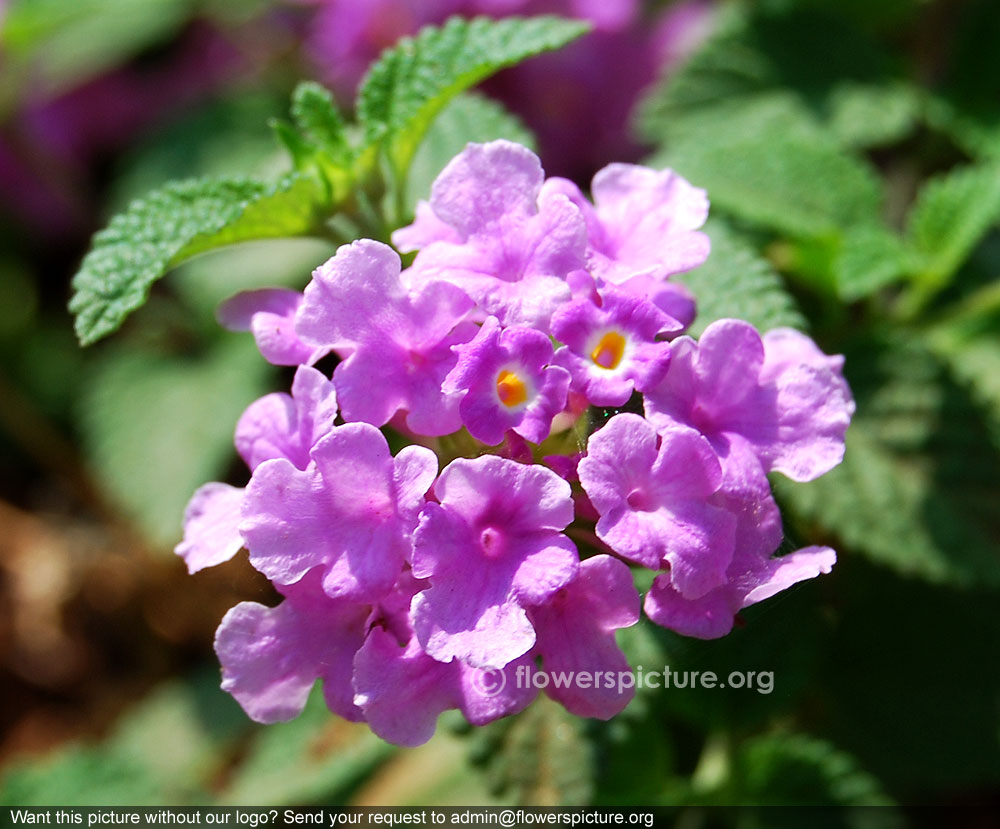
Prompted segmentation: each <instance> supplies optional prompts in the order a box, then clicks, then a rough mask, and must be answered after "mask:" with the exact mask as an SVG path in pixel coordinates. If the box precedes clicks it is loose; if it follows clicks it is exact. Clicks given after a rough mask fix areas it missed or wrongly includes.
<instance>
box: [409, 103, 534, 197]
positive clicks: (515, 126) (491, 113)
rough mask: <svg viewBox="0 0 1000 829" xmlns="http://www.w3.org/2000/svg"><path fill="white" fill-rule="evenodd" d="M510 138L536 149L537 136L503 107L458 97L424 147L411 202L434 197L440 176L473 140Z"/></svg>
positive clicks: (433, 127) (419, 152)
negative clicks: (438, 176) (433, 191)
mask: <svg viewBox="0 0 1000 829" xmlns="http://www.w3.org/2000/svg"><path fill="white" fill-rule="evenodd" d="M496 138H506V139H507V140H508V141H516V142H517V143H518V144H523V145H524V146H526V147H529V148H530V149H535V137H534V136H533V135H532V134H531V132H529V130H528V128H527V127H525V126H524V124H522V123H521V121H520V119H519V118H517V117H516V116H515V115H512V114H511V113H509V112H508V111H507V110H506V109H504V108H503V105H502V104H499V103H497V102H496V101H493V100H491V99H490V98H484V97H483V96H481V95H475V94H472V93H465V94H462V95H459V96H457V97H456V98H454V99H453V100H452V101H451V103H449V104H448V105H447V106H446V107H445V108H444V109H443V110H441V114H440V115H439V116H438V117H437V118H435V119H434V122H433V123H432V124H431V126H430V128H429V129H428V131H427V135H426V136H425V137H424V140H423V141H422V142H421V144H420V148H419V149H418V150H417V153H416V155H415V156H414V157H413V164H412V166H411V167H410V174H409V177H408V179H407V193H408V194H409V198H408V203H409V204H411V205H412V204H415V203H416V201H417V199H426V198H428V197H429V196H430V192H431V184H432V183H433V182H434V179H435V178H437V175H438V173H440V172H441V170H442V169H444V166H445V165H446V164H447V163H448V162H449V161H451V159H452V158H454V157H455V156H456V155H458V154H459V153H460V152H461V151H462V150H464V149H465V145H466V144H467V143H468V142H470V141H492V140H494V139H496Z"/></svg>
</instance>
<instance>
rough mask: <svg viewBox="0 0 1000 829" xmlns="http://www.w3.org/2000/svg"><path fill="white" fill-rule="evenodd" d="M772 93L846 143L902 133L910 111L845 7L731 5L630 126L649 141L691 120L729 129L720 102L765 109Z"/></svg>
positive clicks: (682, 129) (692, 124) (907, 96)
mask: <svg viewBox="0 0 1000 829" xmlns="http://www.w3.org/2000/svg"><path fill="white" fill-rule="evenodd" d="M774 97H781V98H783V99H785V106H786V107H787V108H788V109H789V110H790V111H791V110H794V111H795V121H796V122H797V124H796V126H797V128H799V127H805V128H810V129H812V130H813V131H814V132H816V131H820V130H822V131H823V132H825V133H828V134H829V135H831V136H833V137H834V138H837V139H839V140H840V142H841V143H842V144H843V145H844V146H849V147H863V146H872V145H878V144H883V143H887V142H889V141H892V140H896V139H898V138H901V137H903V136H904V135H905V134H906V133H907V132H908V131H909V130H910V129H911V128H912V127H913V126H914V123H915V117H916V114H917V106H916V100H915V96H914V94H913V92H912V89H911V87H910V86H909V85H908V84H907V83H906V82H905V81H904V80H903V79H902V78H901V72H900V71H899V69H898V67H895V66H894V65H893V64H892V62H891V60H890V59H888V58H887V56H886V53H885V51H884V50H883V49H881V48H880V47H879V46H878V45H877V44H875V43H873V42H872V41H871V40H870V39H869V38H867V37H866V36H864V35H863V34H862V33H861V32H860V31H859V30H858V29H857V28H856V27H852V26H850V25H849V24H848V23H847V22H846V21H845V20H844V18H843V15H841V14H838V13H831V12H821V11H818V10H805V9H801V10H794V9H793V10H790V11H789V10H779V11H777V12H775V11H772V10H768V9H766V8H765V7H763V6H759V7H758V8H757V10H756V11H753V12H748V11H747V9H746V7H745V6H744V7H740V6H731V7H729V8H728V9H725V10H724V11H723V12H722V13H721V20H720V21H719V23H718V25H717V30H716V33H715V34H714V35H713V36H712V37H711V38H710V39H709V41H708V42H707V43H706V44H704V45H703V46H702V48H701V49H699V50H698V52H696V53H695V54H694V55H693V56H692V57H691V58H690V59H689V60H688V61H687V62H686V63H685V64H683V65H682V66H681V67H680V68H679V69H678V68H676V67H670V68H669V70H668V71H667V72H666V73H665V75H664V78H663V80H662V81H660V82H659V83H658V84H657V85H655V86H654V87H653V88H652V89H651V90H650V92H649V93H648V94H647V96H646V98H645V99H644V100H643V102H642V104H641V105H640V107H639V109H638V111H637V112H638V118H637V129H638V131H639V133H640V134H641V135H642V136H643V137H644V138H645V139H646V140H647V141H649V142H651V143H654V144H663V143H667V144H669V142H671V141H673V140H676V139H677V138H678V137H679V136H681V135H683V134H686V133H689V132H690V131H691V130H692V129H695V128H696V127H697V128H699V129H700V131H701V132H703V133H707V132H708V131H709V130H710V129H711V128H715V129H717V130H721V132H722V133H724V134H725V133H729V134H736V133H737V132H738V130H737V129H735V128H734V127H727V125H726V122H725V116H724V113H725V111H726V110H727V109H729V108H749V109H758V108H761V107H765V108H766V105H767V102H768V101H770V100H771V99H773V98H774ZM859 117H863V118H864V120H863V121H857V120H855V119H857V118H859ZM744 128H745V124H744V123H741V125H740V130H742V129H744ZM717 140H718V139H717ZM827 140H829V138H828V139H827Z"/></svg>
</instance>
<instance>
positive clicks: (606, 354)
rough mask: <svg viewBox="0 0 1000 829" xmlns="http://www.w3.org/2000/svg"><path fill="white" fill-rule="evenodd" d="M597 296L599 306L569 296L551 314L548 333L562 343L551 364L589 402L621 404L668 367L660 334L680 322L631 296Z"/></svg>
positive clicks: (653, 382) (667, 350) (675, 329)
mask: <svg viewBox="0 0 1000 829" xmlns="http://www.w3.org/2000/svg"><path fill="white" fill-rule="evenodd" d="M601 299H602V303H601V306H600V307H598V306H597V305H595V304H594V303H593V302H590V301H589V300H586V299H581V300H575V301H573V302H570V303H567V304H566V305H564V306H563V307H562V308H560V309H559V310H558V311H557V312H556V313H555V314H554V315H553V317H552V335H553V336H554V337H555V338H556V339H557V340H559V341H560V342H562V343H565V345H564V347H563V348H560V349H559V351H558V353H557V354H556V359H555V362H556V365H560V366H562V367H563V368H565V369H566V370H567V371H569V373H570V376H571V377H572V388H573V390H574V391H578V392H581V393H582V394H583V395H584V396H585V397H586V398H587V400H588V401H589V402H590V403H592V404H593V405H594V406H621V405H622V404H623V403H625V402H626V401H627V400H628V399H629V397H631V396H632V392H633V391H640V392H645V391H649V390H650V389H651V388H653V387H654V386H656V385H657V384H658V383H659V382H660V381H661V380H662V379H663V377H664V375H666V373H667V368H668V367H669V366H670V345H669V343H667V342H666V341H665V340H664V339H663V337H665V336H666V335H668V334H676V333H679V332H680V331H681V330H682V329H683V326H682V325H681V323H679V322H678V321H677V320H675V319H673V318H672V317H670V316H668V315H667V314H665V313H664V312H663V311H661V310H660V309H659V308H657V307H656V306H655V305H653V304H652V303H651V302H647V301H646V300H644V299H641V298H639V297H637V296H631V295H628V294H623V293H620V292H618V291H614V290H610V289H609V290H605V291H604V292H603V293H602V295H601Z"/></svg>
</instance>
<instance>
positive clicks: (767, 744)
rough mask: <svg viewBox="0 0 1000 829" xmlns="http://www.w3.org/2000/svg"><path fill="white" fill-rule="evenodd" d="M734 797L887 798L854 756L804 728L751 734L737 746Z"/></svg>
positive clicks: (793, 800)
mask: <svg viewBox="0 0 1000 829" xmlns="http://www.w3.org/2000/svg"><path fill="white" fill-rule="evenodd" d="M730 786H731V788H732V790H733V791H734V793H735V798H734V802H736V803H754V804H759V805H761V806H766V805H782V806H786V805H796V804H798V805H810V806H815V805H818V804H823V805H833V806H888V805H892V800H891V799H890V798H889V797H888V796H887V795H886V794H885V792H884V791H883V790H882V786H881V784H880V783H879V781H878V780H877V779H876V778H875V777H873V776H872V775H871V774H869V773H868V772H867V771H865V770H863V769H862V768H861V767H860V766H859V764H858V761H857V760H856V759H855V758H854V757H852V756H851V755H850V754H847V753H845V752H843V751H840V750H838V749H837V748H835V747H834V746H833V745H831V744H830V743H828V742H826V741H824V740H819V739H816V738H814V737H807V736H805V735H804V734H775V735H767V736H762V737H756V738H754V739H751V740H748V741H747V742H745V743H743V744H742V745H741V746H740V749H739V751H738V752H737V754H736V757H735V760H734V763H733V769H732V780H731V781H730Z"/></svg>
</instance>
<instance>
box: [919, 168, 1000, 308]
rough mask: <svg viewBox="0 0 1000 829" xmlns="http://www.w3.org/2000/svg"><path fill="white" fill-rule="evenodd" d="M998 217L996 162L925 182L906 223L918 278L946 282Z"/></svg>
mask: <svg viewBox="0 0 1000 829" xmlns="http://www.w3.org/2000/svg"><path fill="white" fill-rule="evenodd" d="M998 221H1000V163H989V164H981V165H974V166H969V167H962V168H958V169H955V170H952V171H951V172H949V173H946V174H944V175H942V176H938V177H936V178H933V179H931V180H930V181H929V182H927V183H926V184H925V185H924V186H923V188H922V189H921V191H920V193H919V194H918V196H917V201H916V203H915V204H914V206H913V209H912V210H911V212H910V215H909V218H908V222H907V236H908V238H909V241H910V244H911V246H912V247H913V249H914V252H915V254H916V255H917V257H919V260H918V263H917V266H918V268H919V278H920V279H922V280H923V281H924V282H926V283H928V284H929V285H930V286H931V287H933V288H937V287H941V286H943V285H945V284H947V283H948V281H949V280H950V279H951V277H952V276H953V275H954V273H955V272H956V271H957V270H958V269H959V268H960V267H961V265H962V263H963V262H964V261H965V259H966V258H967V257H968V256H969V254H970V253H971V252H972V250H973V248H974V247H975V246H976V245H977V244H978V243H979V242H980V240H981V239H982V238H983V236H984V235H985V234H986V231H987V230H989V229H990V228H991V227H992V226H994V225H995V224H997V222H998Z"/></svg>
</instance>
